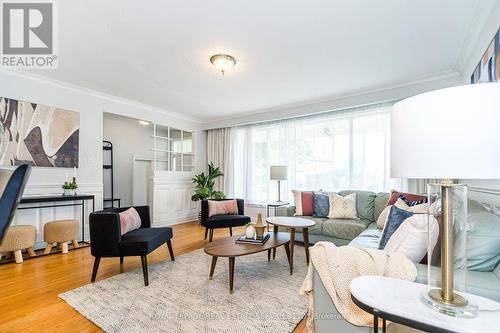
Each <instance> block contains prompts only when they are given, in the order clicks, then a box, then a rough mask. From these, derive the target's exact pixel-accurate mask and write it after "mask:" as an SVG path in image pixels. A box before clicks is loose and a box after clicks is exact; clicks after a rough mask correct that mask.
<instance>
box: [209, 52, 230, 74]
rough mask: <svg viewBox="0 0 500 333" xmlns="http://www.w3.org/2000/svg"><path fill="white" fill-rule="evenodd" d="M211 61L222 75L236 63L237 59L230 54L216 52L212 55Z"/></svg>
mask: <svg viewBox="0 0 500 333" xmlns="http://www.w3.org/2000/svg"><path fill="white" fill-rule="evenodd" d="M210 62H211V63H212V65H214V67H215V68H217V69H218V70H219V71H220V72H221V73H222V75H224V73H225V72H226V71H227V70H228V69H230V68H232V67H233V66H234V65H235V64H236V60H235V59H234V58H233V57H232V56H230V55H228V54H216V55H213V56H211V57H210Z"/></svg>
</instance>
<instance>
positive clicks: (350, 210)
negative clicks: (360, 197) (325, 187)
mask: <svg viewBox="0 0 500 333" xmlns="http://www.w3.org/2000/svg"><path fill="white" fill-rule="evenodd" d="M328 199H329V201H330V211H329V212H328V217H329V218H331V219H357V218H358V212H357V210H356V193H351V194H349V195H346V196H345V197H343V196H341V195H338V194H337V193H332V192H330V193H328Z"/></svg>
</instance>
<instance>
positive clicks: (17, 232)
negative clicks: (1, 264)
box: [0, 225, 36, 264]
mask: <svg viewBox="0 0 500 333" xmlns="http://www.w3.org/2000/svg"><path fill="white" fill-rule="evenodd" d="M35 239H36V230H35V227H33V226H31V225H13V226H10V227H9V229H7V233H6V234H5V238H4V239H3V242H2V244H1V245H0V258H1V257H2V254H3V253H4V252H14V257H15V259H16V263H18V264H20V263H22V262H23V253H22V250H24V249H27V250H28V254H29V255H30V257H34V256H36V254H35V251H33V245H35Z"/></svg>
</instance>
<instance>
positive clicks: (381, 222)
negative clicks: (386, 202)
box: [377, 198, 428, 229]
mask: <svg viewBox="0 0 500 333" xmlns="http://www.w3.org/2000/svg"><path fill="white" fill-rule="evenodd" d="M394 205H395V206H396V207H398V208H399V209H404V210H406V211H408V212H412V213H415V214H427V213H428V211H427V209H428V208H427V203H423V204H420V205H415V206H408V205H407V204H406V203H405V202H404V201H403V200H402V199H401V198H399V199H398V200H397V201H396V203H395V204H394ZM391 207H392V205H390V206H387V207H385V208H384V210H383V211H382V213H380V215H379V216H378V219H377V228H379V229H384V226H385V222H386V221H387V217H388V216H389V211H390V210H391Z"/></svg>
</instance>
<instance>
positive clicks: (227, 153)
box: [207, 127, 236, 197]
mask: <svg viewBox="0 0 500 333" xmlns="http://www.w3.org/2000/svg"><path fill="white" fill-rule="evenodd" d="M235 137H236V128H234V127H228V128H220V129H214V130H210V131H208V133H207V162H208V163H213V164H214V166H215V167H219V168H220V169H221V171H222V173H223V174H224V176H223V177H218V178H216V179H215V189H216V190H218V191H222V192H224V193H225V194H226V196H227V197H232V196H233V195H234V173H233V167H234V158H235V155H234V151H235V149H236V146H235V142H236V140H235Z"/></svg>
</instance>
